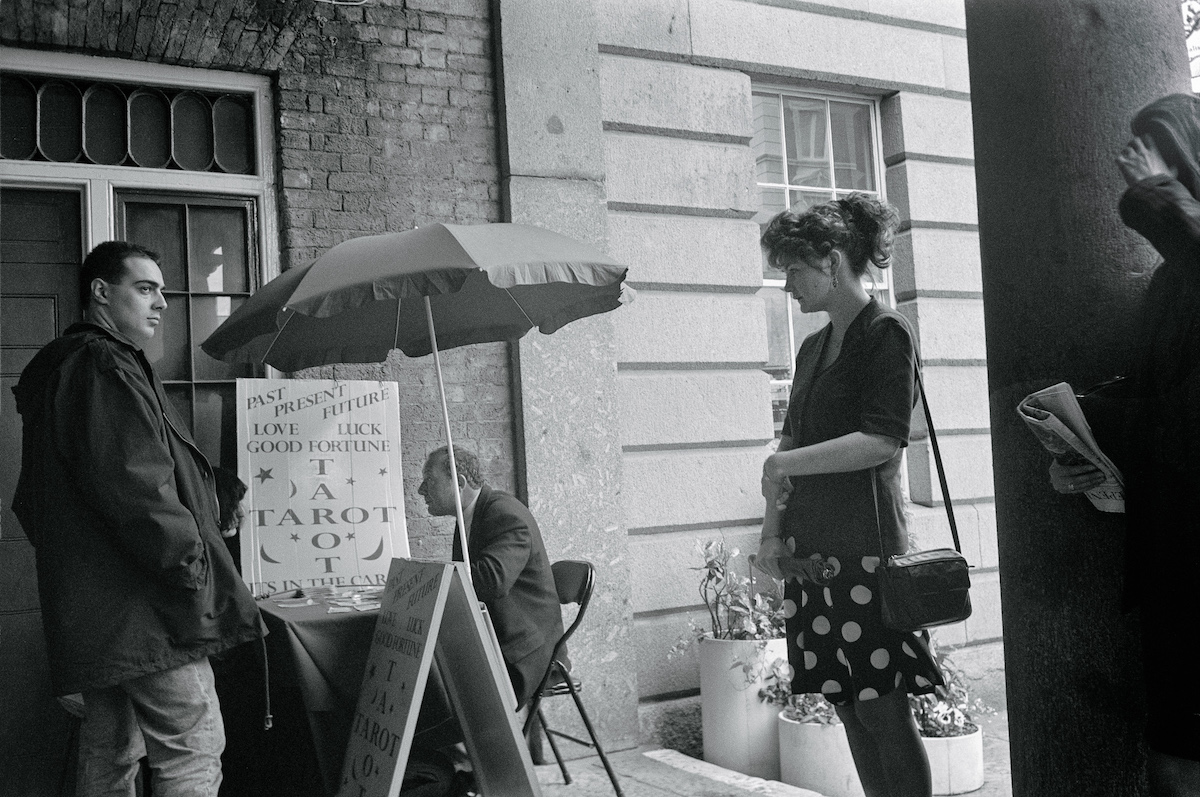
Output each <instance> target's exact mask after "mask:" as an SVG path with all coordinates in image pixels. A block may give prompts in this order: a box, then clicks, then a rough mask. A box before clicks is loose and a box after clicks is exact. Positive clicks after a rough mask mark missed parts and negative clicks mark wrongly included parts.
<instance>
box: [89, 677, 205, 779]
mask: <svg viewBox="0 0 1200 797" xmlns="http://www.w3.org/2000/svg"><path fill="white" fill-rule="evenodd" d="M224 749H225V726H224V725H223V723H222V721H221V707H220V704H219V703H218V702H217V690H216V686H215V682H214V680H213V671H212V667H211V666H210V665H209V663H208V659H207V658H205V659H200V660H199V661H195V662H191V663H189V664H185V665H183V666H182V667H176V668H175V669H173V670H167V671H166V672H159V673H153V674H151V675H144V676H142V677H141V678H135V679H133V680H131V681H126V682H125V683H121V684H117V685H116V686H110V687H107V688H104V689H94V690H91V691H87V692H84V693H83V724H82V725H81V726H80V731H79V780H78V792H79V797H133V795H134V794H135V781H136V779H137V774H138V762H139V761H140V760H141V759H142V757H143V756H145V757H147V758H148V760H149V762H150V770H151V773H152V778H153V780H152V785H153V789H154V795H155V797H217V789H218V788H219V787H220V785H221V751H222V750H224Z"/></svg>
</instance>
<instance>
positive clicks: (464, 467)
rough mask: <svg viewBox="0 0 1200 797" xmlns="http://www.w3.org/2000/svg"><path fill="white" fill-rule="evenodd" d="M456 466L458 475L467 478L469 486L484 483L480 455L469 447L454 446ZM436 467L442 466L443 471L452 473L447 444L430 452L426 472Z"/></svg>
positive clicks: (426, 462) (426, 461)
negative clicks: (469, 449)
mask: <svg viewBox="0 0 1200 797" xmlns="http://www.w3.org/2000/svg"><path fill="white" fill-rule="evenodd" d="M454 466H455V468H457V470H458V475H459V476H462V477H463V478H464V479H466V482H467V486H468V487H478V486H479V485H481V484H483V473H482V472H481V471H480V469H479V457H477V456H475V455H474V454H473V453H471V452H470V451H468V450H467V449H465V448H461V447H459V446H455V447H454ZM435 467H437V468H441V469H442V472H443V473H445V474H447V475H449V474H450V453H449V451H447V450H446V446H442V447H441V448H437V449H434V450H433V451H430V452H429V458H428V459H426V460H425V472H426V473H428V472H429V470H430V469H432V468H435Z"/></svg>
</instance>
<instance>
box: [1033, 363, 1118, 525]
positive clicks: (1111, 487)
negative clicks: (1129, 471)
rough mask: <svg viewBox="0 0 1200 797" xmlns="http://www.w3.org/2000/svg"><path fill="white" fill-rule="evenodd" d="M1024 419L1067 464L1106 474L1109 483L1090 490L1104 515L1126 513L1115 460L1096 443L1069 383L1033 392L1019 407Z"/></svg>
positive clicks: (1041, 439) (1097, 506)
mask: <svg viewBox="0 0 1200 797" xmlns="http://www.w3.org/2000/svg"><path fill="white" fill-rule="evenodd" d="M1017 414H1018V415H1020V416H1021V418H1022V420H1024V421H1025V423H1026V425H1028V426H1029V429H1030V431H1032V432H1033V434H1034V436H1035V437H1037V439H1038V442H1040V443H1041V444H1042V446H1043V447H1045V449H1046V450H1047V451H1049V452H1050V453H1051V454H1053V455H1054V458H1055V459H1057V460H1058V461H1059V462H1061V463H1063V464H1064V465H1082V464H1084V463H1085V462H1090V463H1091V464H1092V465H1095V466H1096V467H1097V468H1099V469H1100V471H1101V472H1102V473H1103V474H1104V475H1105V477H1106V478H1105V481H1104V483H1103V484H1101V485H1100V486H1099V487H1097V488H1096V489H1094V490H1089V491H1088V492H1087V493H1085V495H1087V497H1088V500H1089V501H1091V502H1092V505H1093V506H1095V507H1096V508H1097V509H1099V510H1100V511H1101V512H1124V511H1125V480H1124V479H1123V478H1122V476H1121V471H1120V470H1118V469H1117V466H1116V465H1114V464H1113V461H1112V460H1111V459H1109V458H1108V457H1107V456H1105V454H1104V452H1103V451H1101V450H1100V446H1098V445H1097V444H1096V438H1095V437H1094V436H1093V435H1092V427H1091V426H1089V425H1088V422H1087V418H1086V417H1085V416H1084V414H1083V410H1082V409H1081V408H1080V406H1079V400H1078V399H1077V398H1076V397H1075V391H1074V390H1072V389H1071V386H1070V385H1068V384H1067V383H1066V382H1059V383H1058V384H1057V385H1051V386H1050V387H1048V388H1045V389H1043V390H1039V391H1037V392H1036V393H1030V394H1029V395H1028V396H1026V397H1025V398H1024V399H1022V400H1021V403H1020V404H1018V405H1017Z"/></svg>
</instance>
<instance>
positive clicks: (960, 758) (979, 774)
mask: <svg viewBox="0 0 1200 797" xmlns="http://www.w3.org/2000/svg"><path fill="white" fill-rule="evenodd" d="M921 741H922V742H924V743H925V753H926V755H928V756H929V771H930V772H931V773H932V774H933V793H934V794H963V793H964V792H969V791H975V790H976V789H980V788H983V731H982V730H980V729H978V728H977V729H976V730H975V733H972V734H968V735H966V736H945V737H936V738H935V737H930V736H922V737H921Z"/></svg>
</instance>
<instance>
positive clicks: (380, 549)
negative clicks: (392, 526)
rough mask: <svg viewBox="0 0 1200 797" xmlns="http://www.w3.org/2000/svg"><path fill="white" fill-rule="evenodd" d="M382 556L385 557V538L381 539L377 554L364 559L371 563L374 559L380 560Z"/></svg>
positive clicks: (376, 550)
mask: <svg viewBox="0 0 1200 797" xmlns="http://www.w3.org/2000/svg"><path fill="white" fill-rule="evenodd" d="M380 556H383V537H380V538H379V547H378V548H376V549H375V553H373V554H371V555H370V556H364V557H363V559H364V560H366V561H371V560H373V559H378V558H379V557H380Z"/></svg>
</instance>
